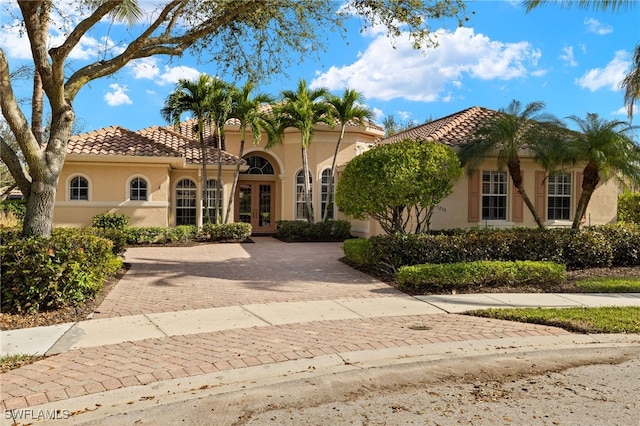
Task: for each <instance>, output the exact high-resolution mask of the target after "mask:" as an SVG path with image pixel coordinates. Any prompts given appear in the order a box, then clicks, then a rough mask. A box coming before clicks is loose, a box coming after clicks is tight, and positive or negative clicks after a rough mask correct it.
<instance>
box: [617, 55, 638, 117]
mask: <svg viewBox="0 0 640 426" xmlns="http://www.w3.org/2000/svg"><path fill="white" fill-rule="evenodd" d="M631 63H632V65H631V69H630V70H629V73H628V74H627V75H626V76H625V77H624V79H623V80H622V82H621V83H620V88H621V89H624V104H625V105H626V107H627V115H629V120H633V109H634V107H635V105H636V101H637V100H638V99H640V43H639V44H637V45H636V50H635V51H634V53H633V60H632V62H631Z"/></svg>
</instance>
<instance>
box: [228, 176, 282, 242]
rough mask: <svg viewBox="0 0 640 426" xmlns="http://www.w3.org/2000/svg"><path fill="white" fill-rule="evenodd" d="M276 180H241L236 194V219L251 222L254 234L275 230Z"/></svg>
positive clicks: (270, 232)
mask: <svg viewBox="0 0 640 426" xmlns="http://www.w3.org/2000/svg"><path fill="white" fill-rule="evenodd" d="M274 188H275V184H274V182H254V181H239V182H238V187H237V189H236V195H235V197H236V198H235V221H236V222H244V223H250V224H251V226H252V228H253V233H254V234H272V233H273V232H274V231H275V218H274V212H275V209H274V205H275V194H274Z"/></svg>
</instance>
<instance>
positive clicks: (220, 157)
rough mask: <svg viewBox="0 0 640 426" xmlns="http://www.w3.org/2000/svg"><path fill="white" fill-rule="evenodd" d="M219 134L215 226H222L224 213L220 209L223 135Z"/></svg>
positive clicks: (214, 209) (214, 207)
mask: <svg viewBox="0 0 640 426" xmlns="http://www.w3.org/2000/svg"><path fill="white" fill-rule="evenodd" d="M216 133H217V134H218V146H217V148H216V149H217V151H218V152H217V155H218V176H217V178H216V188H215V194H216V199H215V204H214V205H213V211H214V213H213V216H214V217H215V222H214V223H215V224H216V225H218V224H220V220H221V217H220V216H221V215H222V211H221V210H220V209H219V206H220V203H221V202H222V134H221V133H220V132H219V131H216Z"/></svg>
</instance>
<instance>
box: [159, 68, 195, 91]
mask: <svg viewBox="0 0 640 426" xmlns="http://www.w3.org/2000/svg"><path fill="white" fill-rule="evenodd" d="M200 74H202V73H201V72H200V71H198V70H197V69H195V68H191V67H185V66H182V65H180V66H177V67H168V66H165V68H164V72H163V73H162V75H160V78H159V79H158V80H156V83H157V84H158V85H160V86H164V85H165V84H175V83H177V82H178V80H180V79H186V80H196V79H197V78H198V77H199V76H200Z"/></svg>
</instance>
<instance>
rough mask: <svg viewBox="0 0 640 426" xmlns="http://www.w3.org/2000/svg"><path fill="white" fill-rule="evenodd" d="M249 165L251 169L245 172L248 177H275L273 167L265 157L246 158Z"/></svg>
mask: <svg viewBox="0 0 640 426" xmlns="http://www.w3.org/2000/svg"><path fill="white" fill-rule="evenodd" d="M245 161H246V162H247V165H248V166H249V168H248V169H247V171H246V172H243V173H245V174H248V175H273V174H275V171H274V170H273V166H272V165H271V163H270V162H269V160H267V159H266V158H264V157H259V156H257V155H253V156H251V157H247V158H245Z"/></svg>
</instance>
